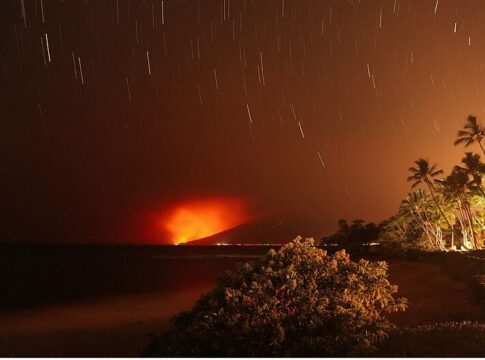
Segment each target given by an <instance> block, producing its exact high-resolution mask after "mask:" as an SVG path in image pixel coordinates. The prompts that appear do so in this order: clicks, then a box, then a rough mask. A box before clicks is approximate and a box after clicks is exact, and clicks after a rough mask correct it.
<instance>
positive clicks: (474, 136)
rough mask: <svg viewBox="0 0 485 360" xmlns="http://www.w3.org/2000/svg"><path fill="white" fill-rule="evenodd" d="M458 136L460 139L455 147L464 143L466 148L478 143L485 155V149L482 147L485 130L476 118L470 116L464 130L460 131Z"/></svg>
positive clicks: (456, 141)
mask: <svg viewBox="0 0 485 360" xmlns="http://www.w3.org/2000/svg"><path fill="white" fill-rule="evenodd" d="M457 136H458V138H457V139H456V140H455V145H459V144H463V143H464V144H465V147H468V146H470V145H471V144H473V143H474V142H476V143H478V145H479V146H480V149H482V152H483V154H484V155H485V149H484V148H483V146H482V140H483V138H484V137H485V130H484V129H483V128H482V126H481V125H480V124H479V123H478V121H477V117H476V116H472V115H470V116H468V118H467V120H466V123H465V126H464V127H463V130H460V131H458V135H457Z"/></svg>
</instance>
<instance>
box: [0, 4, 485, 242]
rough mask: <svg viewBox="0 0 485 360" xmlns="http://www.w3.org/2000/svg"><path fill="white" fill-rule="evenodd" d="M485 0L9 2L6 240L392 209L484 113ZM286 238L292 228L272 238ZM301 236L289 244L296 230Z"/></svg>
mask: <svg viewBox="0 0 485 360" xmlns="http://www.w3.org/2000/svg"><path fill="white" fill-rule="evenodd" d="M483 14H485V1H481V0H454V1H452V0H439V1H437V0H386V1H371V0H369V1H367V0H361V1H357V0H355V1H351V0H347V1H345V0H339V1H336V0H335V1H324V0H274V1H273V0H180V1H177V0H163V1H162V0H156V1H155V0H146V1H142V0H82V1H81V0H65V1H62V0H8V1H1V2H0V96H1V100H0V171H1V175H0V241H4V242H7V241H9V242H21V241H23V242H25V241H33V242H36V241H44V242H48V241H53V242H143V241H144V240H142V239H141V237H139V236H138V235H139V234H140V228H142V227H143V226H145V225H144V219H145V214H147V213H154V212H155V213H156V212H157V211H160V209H164V208H166V207H167V206H170V204H176V203H177V202H179V201H181V200H184V199H199V198H205V197H211V196H219V197H231V198H240V199H243V200H244V201H247V203H248V204H249V208H250V210H249V211H250V213H251V214H254V217H263V216H264V217H265V218H269V219H271V222H274V223H278V224H285V226H287V227H288V228H289V229H291V230H289V232H288V236H290V235H291V236H292V235H293V234H294V233H302V234H305V235H315V236H321V235H323V234H325V233H329V232H331V231H333V230H334V229H335V227H336V225H335V223H336V221H337V220H338V219H339V218H341V217H345V218H356V217H357V218H363V219H365V220H368V221H380V220H382V219H385V218H387V217H389V216H391V215H392V214H393V213H395V211H396V210H397V208H398V205H399V202H400V200H401V199H402V198H403V196H404V195H405V194H406V193H407V192H408V191H409V184H407V183H406V177H407V169H408V167H409V166H410V165H411V163H412V162H413V161H414V160H415V159H417V158H418V157H424V158H428V159H429V160H430V161H431V162H437V163H438V164H439V165H440V166H441V167H443V168H444V169H445V170H446V171H449V170H450V169H451V166H452V165H453V164H455V163H458V162H459V161H460V159H461V155H462V153H463V149H462V148H458V147H454V146H453V140H454V138H455V135H456V131H457V130H458V129H459V128H460V127H461V126H462V125H463V123H464V121H465V119H466V117H467V116H468V115H469V114H474V115H476V116H478V117H479V118H481V117H483V115H484V111H485V103H484V95H485V86H484V85H485V81H484V80H485V72H484V70H485V42H484V40H483V39H484V36H485V18H484V16H483ZM271 240H274V241H276V242H281V240H282V239H271ZM283 240H286V239H283Z"/></svg>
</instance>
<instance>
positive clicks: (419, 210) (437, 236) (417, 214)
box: [399, 189, 446, 250]
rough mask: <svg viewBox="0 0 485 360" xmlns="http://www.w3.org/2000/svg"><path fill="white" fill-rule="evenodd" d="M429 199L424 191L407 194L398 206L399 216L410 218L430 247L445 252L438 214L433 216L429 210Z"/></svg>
mask: <svg viewBox="0 0 485 360" xmlns="http://www.w3.org/2000/svg"><path fill="white" fill-rule="evenodd" d="M429 208H430V206H429V198H428V194H427V193H426V191H424V190H423V189H419V190H418V191H414V192H411V193H409V194H408V196H407V197H406V199H404V200H403V201H402V202H401V205H400V206H399V214H400V215H401V216H411V217H412V219H413V220H414V223H415V224H417V225H418V226H419V228H420V229H421V230H422V232H423V234H424V235H426V238H427V239H428V241H429V243H430V245H431V247H432V248H434V249H438V250H446V247H445V246H444V243H443V238H442V234H441V231H440V230H439V224H438V223H437V221H436V220H437V219H439V215H438V214H433V212H430V211H429V210H430V209H429Z"/></svg>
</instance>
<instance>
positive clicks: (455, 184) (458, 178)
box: [442, 167, 478, 248]
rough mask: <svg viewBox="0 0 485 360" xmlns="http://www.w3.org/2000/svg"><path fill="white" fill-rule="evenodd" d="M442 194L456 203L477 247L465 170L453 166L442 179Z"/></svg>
mask: <svg viewBox="0 0 485 360" xmlns="http://www.w3.org/2000/svg"><path fill="white" fill-rule="evenodd" d="M442 184H443V195H444V197H445V200H447V201H456V202H457V203H458V206H459V209H460V213H461V215H462V217H463V218H464V219H465V220H466V221H467V222H468V227H469V229H470V233H471V235H472V239H473V245H474V247H475V248H478V243H477V238H476V235H475V229H474V224H473V214H472V210H471V208H470V188H469V178H468V174H467V172H466V170H464V169H462V168H460V167H455V168H454V169H453V172H452V173H451V175H449V176H447V177H446V179H445V180H443V181H442Z"/></svg>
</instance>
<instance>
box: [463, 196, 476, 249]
mask: <svg viewBox="0 0 485 360" xmlns="http://www.w3.org/2000/svg"><path fill="white" fill-rule="evenodd" d="M463 206H464V208H465V213H466V214H467V218H468V223H469V225H470V230H471V232H472V239H473V246H475V249H478V242H477V238H476V235H475V229H474V228H473V216H472V212H471V210H470V207H469V206H468V204H467V203H465V202H464V203H463Z"/></svg>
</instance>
